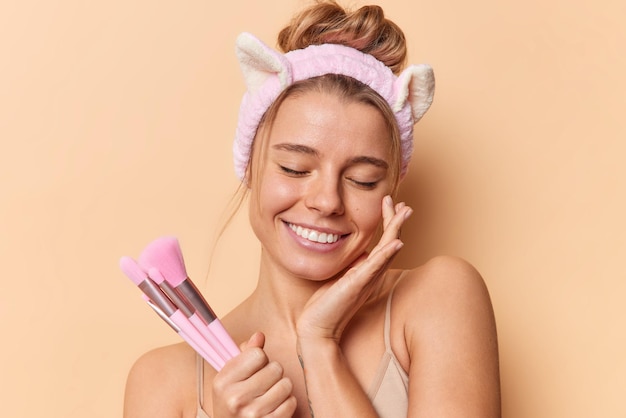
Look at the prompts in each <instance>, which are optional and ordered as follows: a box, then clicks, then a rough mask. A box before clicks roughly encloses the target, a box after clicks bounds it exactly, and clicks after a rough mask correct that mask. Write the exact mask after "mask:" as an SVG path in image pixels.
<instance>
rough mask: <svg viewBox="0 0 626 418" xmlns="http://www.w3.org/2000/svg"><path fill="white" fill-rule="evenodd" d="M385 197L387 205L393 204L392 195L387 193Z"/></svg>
mask: <svg viewBox="0 0 626 418" xmlns="http://www.w3.org/2000/svg"><path fill="white" fill-rule="evenodd" d="M384 199H385V205H387V206H393V200H391V196H389V195H387V196H385V197H384Z"/></svg>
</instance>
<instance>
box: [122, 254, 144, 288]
mask: <svg viewBox="0 0 626 418" xmlns="http://www.w3.org/2000/svg"><path fill="white" fill-rule="evenodd" d="M120 268H121V269H122V271H123V272H124V274H125V275H127V276H128V278H129V279H131V280H132V281H133V283H135V284H136V285H137V286H139V284H140V283H141V282H143V281H144V280H146V278H147V277H148V275H147V274H146V273H145V272H144V271H143V270H142V269H141V267H140V266H139V264H137V262H136V261H135V260H133V259H132V258H131V257H126V256H124V257H122V258H121V259H120Z"/></svg>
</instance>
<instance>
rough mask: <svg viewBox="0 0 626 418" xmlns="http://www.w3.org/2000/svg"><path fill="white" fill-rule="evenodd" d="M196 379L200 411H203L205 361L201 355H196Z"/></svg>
mask: <svg viewBox="0 0 626 418" xmlns="http://www.w3.org/2000/svg"><path fill="white" fill-rule="evenodd" d="M196 377H197V386H198V401H197V403H198V411H200V410H202V402H203V401H204V360H203V359H202V356H200V354H198V353H196Z"/></svg>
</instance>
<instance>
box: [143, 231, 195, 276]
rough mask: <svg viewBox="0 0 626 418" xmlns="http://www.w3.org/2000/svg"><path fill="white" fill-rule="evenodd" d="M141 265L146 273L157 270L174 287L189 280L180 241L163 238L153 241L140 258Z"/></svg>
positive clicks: (172, 238)
mask: <svg viewBox="0 0 626 418" xmlns="http://www.w3.org/2000/svg"><path fill="white" fill-rule="evenodd" d="M139 265H140V266H141V268H142V269H143V270H145V271H149V270H150V269H151V268H156V269H157V270H158V271H159V272H160V273H161V274H162V275H163V277H164V278H165V280H166V281H167V282H168V283H169V284H171V285H172V286H174V287H176V286H178V285H179V284H180V283H181V282H182V281H184V280H185V279H186V278H187V270H186V269H185V262H184V260H183V253H182V251H181V250H180V245H179V244H178V240H177V239H176V238H174V237H162V238H158V239H156V240H154V241H152V242H151V243H150V244H148V246H147V247H146V248H145V249H144V250H143V252H142V253H141V255H140V256H139Z"/></svg>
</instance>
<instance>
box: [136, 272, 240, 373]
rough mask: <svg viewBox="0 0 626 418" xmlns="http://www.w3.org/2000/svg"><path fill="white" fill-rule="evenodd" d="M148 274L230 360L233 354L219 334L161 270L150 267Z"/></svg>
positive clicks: (220, 352) (221, 354) (224, 356)
mask: <svg viewBox="0 0 626 418" xmlns="http://www.w3.org/2000/svg"><path fill="white" fill-rule="evenodd" d="M148 276H149V277H150V278H151V279H152V280H154V282H155V283H156V284H157V285H158V286H159V287H160V288H161V290H163V293H165V294H166V295H167V296H168V297H169V298H170V300H171V301H172V303H174V305H176V306H177V307H178V309H180V311H181V312H182V313H183V314H184V315H185V316H186V317H187V318H188V319H189V322H191V323H192V324H193V326H194V327H195V328H196V329H197V330H198V331H199V332H200V334H202V336H203V337H204V339H205V340H206V341H207V343H209V345H210V346H211V347H212V348H213V349H214V350H215V351H216V352H217V354H218V355H219V356H220V357H221V359H222V360H223V361H224V362H226V360H230V359H231V358H232V355H230V353H229V352H228V350H226V348H225V347H224V346H223V345H222V343H221V342H220V340H219V339H218V338H217V336H216V335H214V334H213V333H212V332H211V330H210V329H209V328H208V327H207V324H206V322H204V321H203V320H202V318H200V317H199V316H198V314H197V313H196V311H195V309H194V308H193V306H191V304H190V303H189V302H188V301H187V300H185V299H184V298H183V297H181V295H180V294H179V293H178V292H177V291H176V289H174V288H173V287H172V286H170V284H169V283H168V282H167V281H166V280H165V277H163V275H162V274H161V272H160V271H159V270H158V269H157V268H156V267H150V269H149V270H148Z"/></svg>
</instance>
